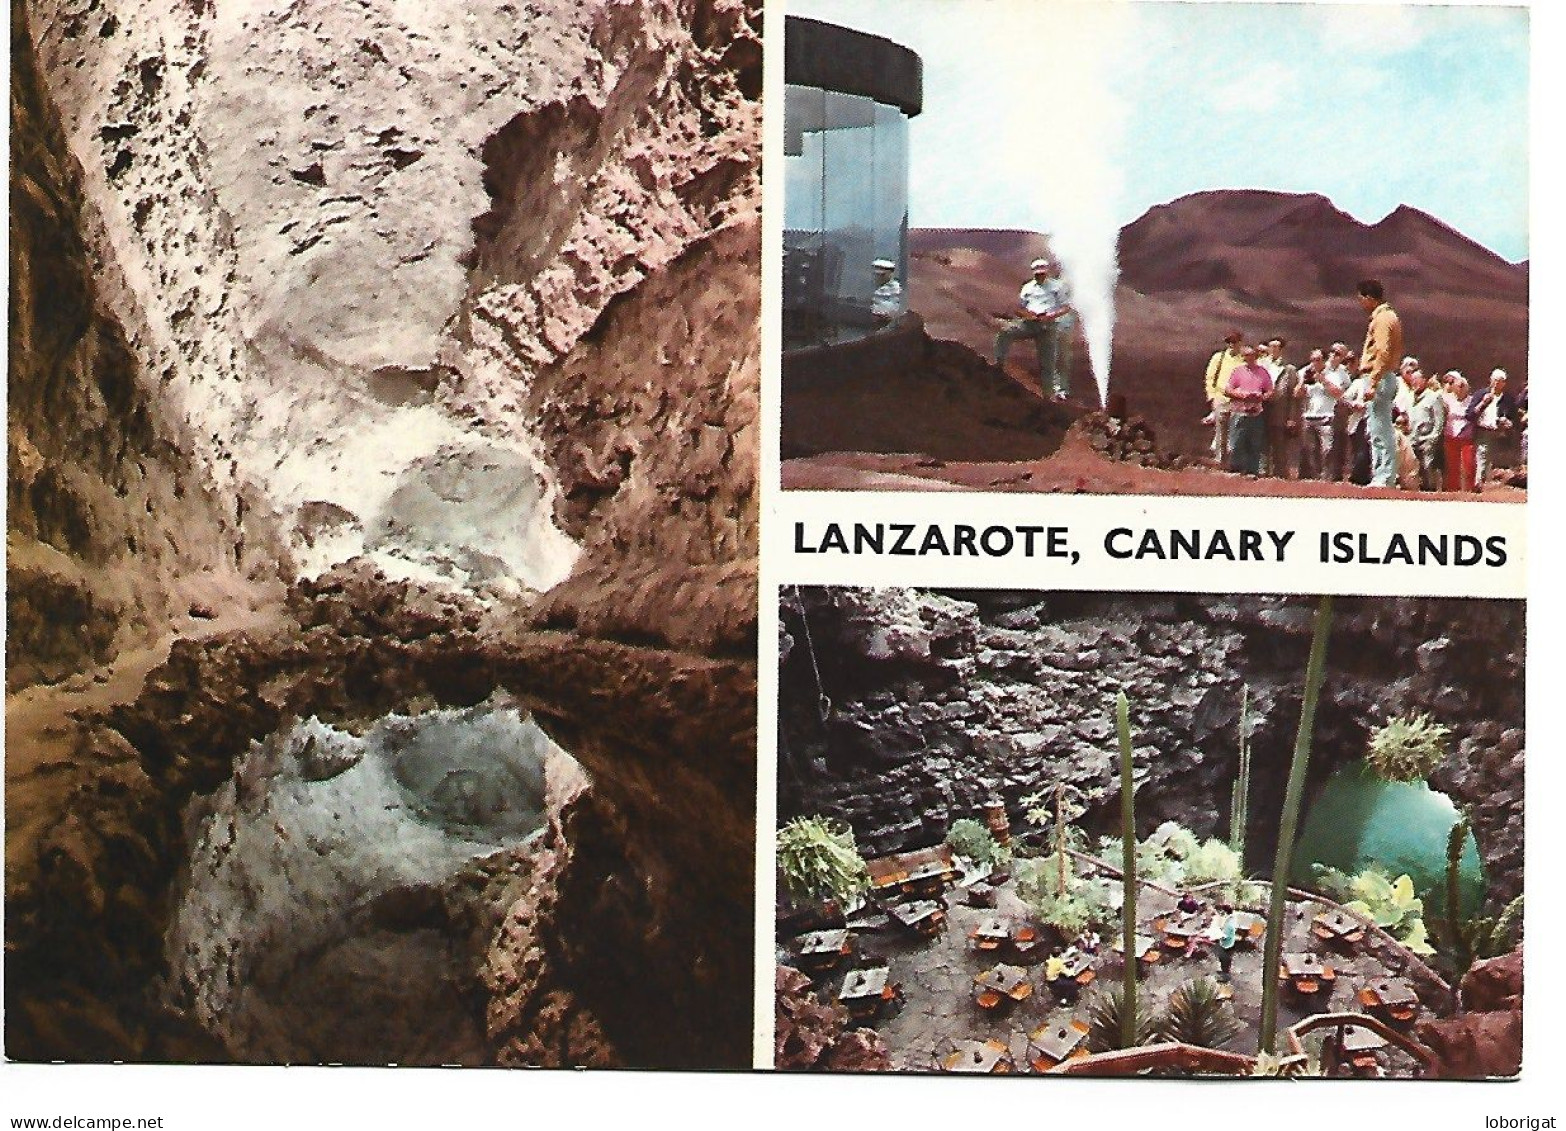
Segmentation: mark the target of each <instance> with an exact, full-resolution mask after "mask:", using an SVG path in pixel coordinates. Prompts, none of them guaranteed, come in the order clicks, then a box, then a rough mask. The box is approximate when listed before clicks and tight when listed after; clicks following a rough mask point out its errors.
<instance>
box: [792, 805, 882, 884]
mask: <svg viewBox="0 0 1566 1131" xmlns="http://www.w3.org/2000/svg"><path fill="white" fill-rule="evenodd" d="M777 849H778V870H779V871H780V872H781V873H782V874H783V881H784V884H785V886H787V888H788V890H789V892H790V894H792V895H793V896H794V897H795V898H796V899H833V900H836V901H837V902H839V903H842V904H845V905H846V904H849V903H852V902H853V900H854V899H855V897H857V896H858V895H860V894H861V893H863V892H864V891H866V890H868V889H869V887H870V872H869V869H867V868H866V867H865V862H864V858H863V857H862V856H860V855H859V848H858V846H857V845H856V844H855V843H854V832H853V830H852V829H850V828H849V827H848V826H847V825H845V824H843V823H842V822H841V821H834V820H831V819H830V818H827V817H796V818H794V819H793V820H792V821H790V822H789V823H788V824H786V825H784V826H783V827H782V828H781V829H779V830H778V836H777Z"/></svg>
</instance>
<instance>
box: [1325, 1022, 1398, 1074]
mask: <svg viewBox="0 0 1566 1131" xmlns="http://www.w3.org/2000/svg"><path fill="white" fill-rule="evenodd" d="M1336 1039H1337V1041H1338V1054H1339V1055H1340V1056H1342V1057H1343V1058H1344V1059H1346V1060H1347V1061H1348V1062H1349V1064H1350V1065H1351V1066H1352V1067H1353V1068H1354V1070H1355V1071H1356V1072H1369V1073H1374V1072H1375V1071H1376V1070H1377V1069H1378V1068H1379V1066H1380V1061H1379V1060H1378V1059H1377V1057H1376V1053H1377V1052H1379V1051H1380V1050H1381V1049H1384V1048H1386V1047H1387V1041H1386V1038H1385V1037H1383V1036H1381V1034H1379V1033H1376V1032H1374V1031H1372V1030H1370V1029H1367V1028H1365V1027H1364V1026H1363V1025H1345V1026H1343V1028H1341V1029H1339V1030H1338V1036H1337V1038H1336Z"/></svg>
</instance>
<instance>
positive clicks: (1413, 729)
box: [1365, 714, 1452, 781]
mask: <svg viewBox="0 0 1566 1131" xmlns="http://www.w3.org/2000/svg"><path fill="white" fill-rule="evenodd" d="M1451 734H1452V732H1451V730H1450V729H1449V728H1447V727H1445V726H1442V725H1441V724H1440V723H1438V722H1436V721H1435V720H1434V719H1432V718H1431V717H1430V716H1429V715H1425V714H1418V715H1408V716H1404V717H1393V718H1389V719H1388V720H1387V722H1386V725H1385V726H1383V727H1378V728H1377V729H1376V730H1375V731H1373V732H1371V735H1370V746H1369V749H1368V750H1367V751H1366V754H1365V761H1366V762H1368V763H1369V765H1370V768H1371V769H1372V770H1374V771H1375V772H1376V774H1377V775H1378V776H1380V777H1382V778H1385V779H1386V780H1387V781H1423V780H1424V779H1425V778H1427V777H1429V776H1430V773H1431V771H1432V770H1434V769H1435V768H1436V767H1437V766H1438V765H1440V764H1441V759H1442V758H1445V757H1446V740H1447V739H1448V738H1449V737H1450V736H1451Z"/></svg>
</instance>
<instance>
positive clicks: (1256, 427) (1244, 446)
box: [1224, 346, 1272, 479]
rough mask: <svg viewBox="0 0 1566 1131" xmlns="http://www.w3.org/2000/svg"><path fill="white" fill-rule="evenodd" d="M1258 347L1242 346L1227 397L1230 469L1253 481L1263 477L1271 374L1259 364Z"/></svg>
mask: <svg viewBox="0 0 1566 1131" xmlns="http://www.w3.org/2000/svg"><path fill="white" fill-rule="evenodd" d="M1256 358H1257V350H1256V347H1255V346H1241V347H1240V364H1239V365H1237V366H1235V367H1234V371H1233V372H1232V373H1230V374H1229V380H1228V383H1227V384H1226V385H1225V386H1224V396H1226V397H1227V398H1228V399H1229V407H1230V411H1231V412H1232V413H1233V415H1232V416H1231V417H1230V420H1229V470H1230V471H1237V472H1239V473H1240V474H1241V475H1249V476H1250V477H1251V478H1252V479H1254V478H1256V477H1257V476H1258V475H1260V474H1261V464H1262V455H1263V454H1264V453H1265V451H1266V447H1267V425H1266V422H1265V421H1264V420H1263V419H1262V412H1263V410H1264V409H1265V408H1266V401H1267V394H1269V393H1271V392H1272V374H1271V373H1268V372H1267V370H1266V369H1265V368H1264V367H1263V366H1261V365H1259V364H1258V363H1257V361H1256Z"/></svg>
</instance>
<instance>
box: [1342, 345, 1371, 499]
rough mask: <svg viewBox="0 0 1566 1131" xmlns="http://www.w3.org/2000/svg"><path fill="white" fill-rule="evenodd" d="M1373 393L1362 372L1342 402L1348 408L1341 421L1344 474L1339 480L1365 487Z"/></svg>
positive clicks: (1368, 477) (1367, 471) (1368, 470)
mask: <svg viewBox="0 0 1566 1131" xmlns="http://www.w3.org/2000/svg"><path fill="white" fill-rule="evenodd" d="M1373 393H1374V390H1373V389H1372V388H1371V384H1370V375H1369V374H1367V373H1361V374H1359V375H1358V376H1356V377H1355V378H1354V380H1353V381H1351V382H1350V383H1349V387H1348V388H1347V389H1345V390H1344V391H1343V401H1342V403H1343V404H1344V406H1345V407H1346V408H1347V409H1348V416H1347V417H1346V419H1345V420H1344V422H1343V471H1342V475H1341V476H1340V477H1339V478H1341V479H1342V480H1344V481H1345V482H1356V483H1359V484H1360V486H1364V485H1365V484H1366V483H1368V482H1370V466H1371V465H1370V437H1369V435H1368V433H1367V424H1368V420H1367V415H1368V412H1369V409H1370V402H1371V398H1372V396H1373Z"/></svg>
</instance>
